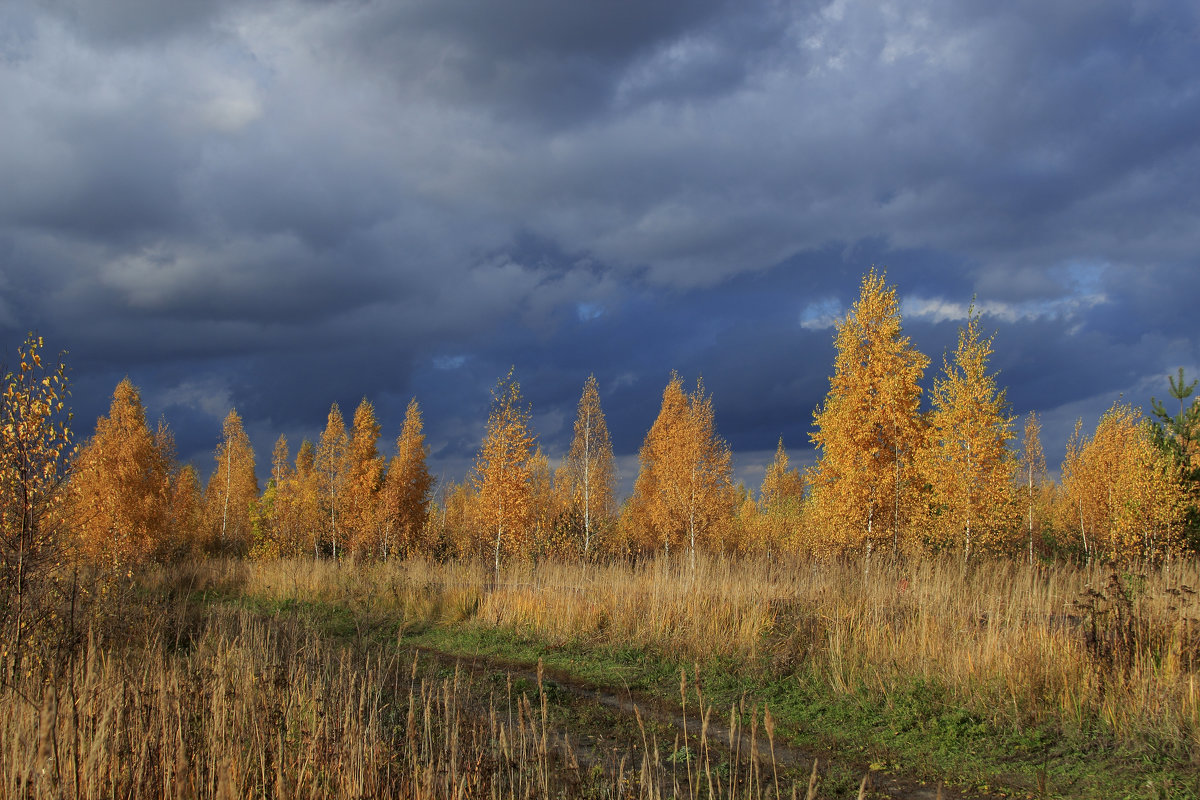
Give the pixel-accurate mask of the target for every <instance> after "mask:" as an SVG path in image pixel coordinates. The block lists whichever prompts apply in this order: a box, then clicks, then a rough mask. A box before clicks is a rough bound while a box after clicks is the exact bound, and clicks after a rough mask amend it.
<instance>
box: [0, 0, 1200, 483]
mask: <svg viewBox="0 0 1200 800" xmlns="http://www.w3.org/2000/svg"><path fill="white" fill-rule="evenodd" d="M1198 13H1200V12H1198V11H1197V9H1196V7H1195V6H1194V5H1193V4H1188V3H1182V2H1180V3H1175V2H1160V3H1153V2H1152V3H1149V4H1146V5H1139V6H1131V5H1129V4H1127V3H1119V2H1100V3H1059V4H1053V5H1052V6H1046V5H1045V4H1040V3H1028V4H1010V5H1006V6H1003V7H995V8H991V7H989V8H984V7H976V6H969V5H963V4H961V3H955V2H948V1H947V2H938V1H934V0H931V1H930V2H923V3H905V4H902V5H901V4H891V3H874V2H872V3H865V2H849V1H846V0H836V1H835V2H813V3H798V4H786V3H775V2H771V1H770V0H763V2H751V3H734V2H719V1H718V0H705V2H699V3H692V2H652V3H632V2H629V3H626V2H620V3H617V4H613V3H593V2H587V3H582V4H581V3H556V2H549V0H507V1H506V2H498V3H485V4H482V5H480V4H469V3H465V2H458V0H454V1H453V2H434V1H433V0H422V1H421V2H412V3H405V4H393V3H384V2H369V1H364V2H301V1H300V0H297V1H296V2H292V1H291V0H275V1H273V2H267V3H245V2H242V3H238V2H217V3H211V2H205V3H200V2H183V3H148V2H144V0H120V2H113V3H84V2H75V0H52V2H44V3H41V2H16V3H10V4H7V5H6V6H5V7H4V8H3V9H0V114H2V115H3V119H4V126H3V132H2V133H0V141H2V144H3V146H2V147H0V184H2V185H3V186H4V187H5V189H4V191H3V192H2V193H0V331H3V335H4V338H5V341H15V340H16V339H17V338H18V337H19V336H20V335H21V334H22V333H23V332H24V331H25V330H27V329H30V328H37V329H39V330H40V331H41V332H42V333H43V334H45V335H46V336H47V337H48V338H49V339H50V341H51V346H63V347H69V348H70V350H71V360H72V364H73V365H74V367H75V370H76V381H77V383H76V388H77V391H76V403H77V407H78V408H79V412H80V417H81V418H82V419H88V418H94V416H95V414H97V413H100V412H101V411H103V410H104V409H105V408H106V407H107V395H108V393H110V392H111V388H112V385H114V384H115V383H116V381H117V380H119V379H120V378H121V377H122V376H123V375H125V374H127V373H128V374H129V375H130V377H131V378H133V379H134V381H135V382H136V383H138V384H139V385H142V386H143V387H144V390H145V395H146V399H147V405H148V407H149V408H150V410H151V414H152V416H156V415H158V414H166V415H167V417H168V418H169V420H170V421H171V423H172V425H173V426H174V427H175V428H176V432H177V437H178V439H179V442H180V451H181V454H183V455H185V456H186V457H188V458H198V459H201V460H204V459H206V458H207V456H206V455H205V453H206V452H207V451H208V450H210V449H211V446H212V443H213V439H214V438H215V436H216V432H217V431H218V430H219V424H220V418H221V417H222V416H223V415H224V412H225V410H227V408H228V407H229V406H230V405H237V406H238V407H239V409H240V410H241V411H242V413H243V416H245V417H246V419H247V424H248V426H249V428H250V430H251V433H252V435H253V436H254V437H255V439H254V440H255V444H256V446H257V447H258V449H259V451H260V459H261V460H264V461H265V459H266V453H267V452H269V447H270V444H271V440H272V439H273V438H274V436H275V435H276V434H278V433H279V432H286V433H287V434H288V435H289V437H290V438H292V439H293V449H294V448H295V446H297V445H298V443H299V438H300V437H302V436H313V435H315V434H316V432H319V429H320V427H321V426H322V425H323V424H324V418H325V413H326V412H327V411H328V407H329V403H331V402H333V401H335V400H336V401H337V402H338V403H339V404H340V405H341V406H342V408H343V411H344V412H345V413H346V415H347V416H349V415H350V414H351V413H352V412H353V407H354V406H355V405H357V403H358V401H359V399H360V398H362V397H363V396H367V397H369V398H371V399H372V400H373V401H374V402H375V403H376V404H377V406H378V407H379V412H380V417H381V419H382V420H383V421H384V435H385V438H394V436H395V434H396V432H397V431H398V427H399V421H400V417H401V416H402V414H403V408H404V405H405V404H406V403H407V401H408V398H409V397H411V396H413V395H416V396H418V399H419V400H420V401H421V402H422V404H423V406H424V407H425V416H426V421H427V425H428V426H429V433H430V442H431V446H433V448H434V455H435V458H436V459H437V463H438V464H439V465H440V466H438V469H440V470H443V471H445V472H446V473H447V474H448V475H451V476H453V477H460V476H461V474H462V471H463V470H464V469H465V467H466V465H467V464H469V462H470V458H471V454H472V452H473V449H474V447H475V446H476V445H477V443H478V439H479V436H480V434H481V433H482V430H483V425H484V421H485V419H486V414H487V405H488V391H489V389H490V388H491V387H492V386H493V385H494V384H495V381H496V379H497V377H498V376H500V375H502V374H504V373H505V372H506V371H507V369H508V367H509V366H510V365H513V366H515V367H516V369H517V375H518V378H519V379H520V380H521V381H522V384H523V386H524V387H525V389H526V392H527V394H528V395H529V397H530V399H531V400H532V402H533V403H534V409H535V423H536V424H537V426H538V429H539V433H540V434H541V435H542V437H543V442H544V444H545V446H546V448H547V450H548V451H550V452H551V453H552V454H561V452H563V451H564V450H565V448H566V445H567V442H568V440H569V435H570V427H571V417H572V414H573V410H574V405H575V403H576V401H577V400H578V395H579V391H580V389H581V387H582V383H583V380H584V379H585V378H586V377H587V375H588V374H589V373H591V372H595V373H596V375H597V377H598V378H599V379H600V381H601V388H602V396H603V400H604V404H605V408H606V410H607V412H608V414H609V416H610V424H611V427H612V430H613V435H614V440H615V442H616V444H617V449H618V451H619V453H620V454H621V455H623V456H625V457H626V458H628V457H630V456H632V454H634V453H635V452H636V450H637V447H638V445H639V444H640V442H641V437H642V435H643V434H644V433H645V431H646V429H647V428H648V427H649V425H650V423H651V422H652V421H653V416H654V414H655V412H656V410H657V407H658V402H659V397H660V395H661V391H662V387H663V385H664V384H665V383H666V381H667V379H668V376H669V374H670V371H671V370H672V369H677V370H679V371H680V373H681V374H682V375H683V376H684V377H685V379H686V380H687V381H688V384H689V386H690V385H692V382H693V381H694V380H695V379H696V377H697V376H699V375H703V376H704V380H705V384H706V386H707V388H708V389H709V390H710V391H712V393H713V395H714V397H715V399H716V404H717V413H718V428H719V429H720V430H721V431H722V433H723V434H724V435H726V436H727V437H728V438H729V440H730V442H731V444H732V445H733V447H734V449H735V451H736V452H738V453H741V454H744V456H740V458H741V459H742V462H743V463H744V464H750V463H753V464H757V463H758V462H759V461H761V460H762V458H763V454H764V453H766V454H767V455H766V456H765V457H766V458H769V451H771V450H772V449H773V447H774V444H775V441H776V440H777V438H778V437H779V436H780V435H782V436H783V437H784V439H785V443H786V444H787V445H788V447H789V449H790V450H792V452H793V454H794V457H797V458H800V457H801V455H802V454H803V453H804V452H805V451H807V447H808V444H807V432H808V426H809V423H810V421H811V414H812V410H813V408H814V407H815V406H816V404H817V403H819V402H820V400H821V398H822V397H823V395H824V392H825V391H826V389H827V387H828V382H827V379H828V374H829V371H830V365H831V361H832V356H833V347H832V336H833V328H832V324H833V322H834V321H835V320H836V319H837V318H838V317H839V316H841V315H842V314H844V313H845V309H846V308H847V307H848V305H849V304H850V303H851V302H852V301H853V300H854V298H855V296H856V293H857V287H858V283H859V281H860V279H861V276H862V274H863V273H864V272H865V270H866V269H868V268H869V267H870V266H871V265H872V264H878V265H886V267H887V270H888V278H889V281H891V282H894V283H896V284H897V285H898V286H899V288H900V295H901V300H902V304H903V309H904V314H905V327H906V331H907V332H909V333H910V335H912V336H913V339H914V342H915V343H916V344H917V345H918V346H919V347H920V348H921V349H922V350H924V351H925V352H926V353H927V354H928V355H930V357H931V360H932V361H933V365H932V367H931V370H930V374H929V375H928V376H927V378H928V380H929V381H932V379H933V375H934V373H936V371H937V369H938V368H940V365H941V357H942V353H943V352H944V351H945V350H946V348H948V347H951V346H953V343H954V338H955V335H956V330H957V327H958V325H959V324H961V322H962V321H963V319H964V316H965V313H966V308H967V306H968V305H969V304H970V302H971V299H972V297H975V299H976V303H977V307H978V308H979V309H980V310H981V311H982V312H983V314H984V319H985V326H989V325H990V326H991V327H992V328H993V329H994V330H995V331H996V333H997V337H996V355H995V362H996V365H997V366H998V367H999V368H1001V369H1002V378H1001V380H1002V383H1007V384H1008V385H1009V387H1010V395H1009V396H1010V399H1011V400H1012V402H1013V405H1014V410H1015V411H1018V412H1023V411H1025V410H1028V409H1031V408H1038V409H1042V410H1044V411H1045V412H1046V413H1047V414H1048V422H1047V429H1048V430H1047V441H1048V445H1049V446H1050V447H1051V448H1053V447H1054V446H1055V445H1054V444H1053V442H1055V441H1061V440H1062V439H1065V436H1066V434H1067V433H1069V430H1067V431H1065V432H1061V435H1060V434H1058V433H1054V432H1051V431H1050V430H1049V428H1050V423H1051V421H1053V424H1054V425H1056V426H1058V427H1065V428H1069V426H1070V422H1071V420H1072V419H1073V417H1074V416H1075V415H1085V416H1090V419H1089V424H1090V422H1091V421H1094V417H1095V415H1097V414H1098V413H1099V412H1100V411H1102V410H1103V408H1105V407H1106V406H1107V405H1108V404H1109V403H1111V402H1112V401H1113V400H1115V399H1116V398H1117V397H1118V396H1120V395H1121V394H1122V393H1125V395H1126V397H1127V398H1129V399H1131V400H1133V401H1135V402H1142V403H1144V402H1145V399H1146V398H1145V397H1143V395H1147V394H1148V393H1153V392H1156V391H1157V392H1158V393H1159V394H1161V393H1162V392H1161V389H1156V388H1155V387H1157V386H1158V385H1159V384H1160V383H1161V382H1162V378H1161V376H1163V375H1165V374H1166V373H1167V372H1168V371H1173V369H1174V367H1175V366H1176V365H1178V364H1183V365H1185V366H1187V367H1188V368H1189V369H1194V368H1197V367H1200V363H1198V359H1197V350H1198V349H1200V348H1198V346H1197V335H1196V333H1195V326H1194V321H1193V320H1194V309H1193V308H1192V307H1191V306H1192V305H1194V298H1195V297H1197V296H1200V282H1198V281H1200V278H1197V277H1196V276H1197V275H1200V269H1197V266H1198V265H1197V256H1196V253H1198V252H1200V225H1197V224H1196V223H1197V219H1198V217H1200V207H1198V204H1200V200H1198V199H1197V195H1196V193H1195V192H1194V191H1193V187H1194V186H1195V185H1196V183H1197V181H1198V180H1200V138H1198V137H1197V136H1196V135H1195V131H1196V130H1198V129H1200V88H1197V87H1198V84H1197V83H1196V81H1195V79H1194V76H1195V74H1196V70H1197V66H1198V64H1197V56H1196V52H1197V51H1196V47H1195V45H1196V42H1197V40H1198V35H1200V25H1198V22H1197V15H1198ZM84 427H85V428H90V425H85V426H84ZM1056 436H1057V437H1058V438H1057V439H1056V438H1055V437H1056ZM1051 460H1054V458H1053V457H1051ZM202 466H205V467H206V466H207V464H204V465H202ZM626 477H627V478H630V477H631V476H626ZM751 482H752V483H753V482H755V481H751Z"/></svg>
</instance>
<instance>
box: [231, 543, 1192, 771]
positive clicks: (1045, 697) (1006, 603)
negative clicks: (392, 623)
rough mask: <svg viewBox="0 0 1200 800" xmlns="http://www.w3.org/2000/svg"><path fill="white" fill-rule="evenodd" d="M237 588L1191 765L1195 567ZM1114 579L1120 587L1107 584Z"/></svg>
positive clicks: (538, 568) (260, 579) (344, 577)
mask: <svg viewBox="0 0 1200 800" xmlns="http://www.w3.org/2000/svg"><path fill="white" fill-rule="evenodd" d="M240 569H242V570H243V572H241V573H239V575H238V577H237V580H238V581H240V582H241V585H242V589H241V591H246V592H248V593H251V594H255V595H259V596H265V597H271V598H274V599H279V600H283V599H289V598H295V599H301V600H314V601H322V602H332V603H338V604H343V605H346V606H348V607H350V608H351V609H353V610H354V611H355V616H356V618H361V619H372V618H384V617H386V618H389V619H399V620H401V621H402V624H404V625H408V626H420V625H427V624H436V623H456V624H465V625H474V626H502V627H508V628H512V629H516V630H521V631H526V632H531V633H533V634H535V635H537V636H538V637H541V638H544V639H545V640H546V641H547V642H549V643H551V644H558V645H562V644H568V643H572V642H575V643H579V642H582V643H585V644H590V645H595V646H600V647H609V648H629V647H633V648H648V649H652V650H654V651H656V652H660V653H662V654H664V655H667V656H669V657H672V658H677V659H680V660H683V661H685V662H689V663H690V662H692V661H707V660H709V659H712V658H721V659H727V660H732V661H736V662H739V663H740V664H742V665H743V667H744V668H758V669H763V670H768V671H770V672H773V673H777V674H788V673H791V672H795V671H797V670H808V671H812V672H814V673H815V674H816V675H817V676H818V677H819V678H820V679H822V680H824V681H826V682H827V683H828V686H829V688H830V689H831V690H834V691H839V692H851V691H858V690H860V689H862V688H864V687H865V688H866V689H868V690H870V691H875V692H878V693H881V694H883V695H888V694H889V693H890V692H893V691H894V690H895V689H896V688H897V687H907V686H911V685H913V682H914V681H924V682H931V683H936V684H937V685H938V686H939V687H941V689H943V690H944V691H945V692H946V693H947V694H948V697H949V698H950V699H951V700H953V701H955V702H960V703H962V704H964V705H967V706H968V707H971V708H973V709H975V710H976V711H977V712H978V713H979V715H980V716H982V717H984V718H986V719H987V720H989V721H990V722H991V723H993V724H994V725H997V726H1000V727H1004V726H1013V727H1020V726H1025V725H1028V724H1031V723H1033V724H1050V725H1056V726H1060V727H1061V728H1062V729H1064V730H1087V731H1098V732H1101V733H1103V734H1105V735H1110V736H1112V737H1115V739H1116V740H1118V741H1121V742H1127V743H1132V744H1136V745H1143V744H1151V745H1153V746H1154V747H1156V748H1160V749H1167V750H1173V751H1175V752H1176V753H1177V754H1181V755H1184V756H1187V757H1191V758H1193V759H1198V760H1200V694H1198V693H1197V686H1196V683H1197V673H1198V671H1200V602H1198V601H1197V595H1196V594H1195V591H1196V590H1197V589H1198V588H1200V570H1198V565H1197V564H1196V563H1195V562H1186V563H1184V562H1178V561H1177V562H1175V563H1173V564H1172V565H1171V566H1170V568H1169V569H1168V568H1153V569H1151V568H1146V569H1144V570H1142V571H1139V572H1134V573H1123V572H1121V571H1119V570H1117V571H1114V568H1111V567H1107V566H1103V565H1099V564H1094V565H1091V566H1087V567H1076V566H1069V565H1056V566H1053V567H1030V566H1027V565H1023V564H1018V563H1013V562H1008V561H997V562H982V563H978V564H973V565H970V566H968V565H964V564H963V563H962V562H961V561H960V560H958V559H945V560H939V559H926V560H920V561H912V562H907V563H903V564H893V565H884V564H881V563H878V562H877V563H876V564H874V565H873V566H872V569H871V571H870V572H869V573H864V570H863V569H862V565H861V564H856V563H850V562H834V563H819V562H800V561H797V562H766V561H741V560H728V559H723V558H703V559H700V560H699V561H698V562H697V566H696V568H695V570H694V571H693V570H692V569H690V568H689V566H688V565H687V563H686V562H680V561H670V560H666V559H657V560H651V561H647V562H644V563H641V564H638V565H633V566H631V565H627V564H607V565H605V564H601V565H585V564H578V563H545V562H544V563H541V564H531V563H524V564H512V565H510V566H509V567H507V569H506V570H505V571H504V572H503V574H502V576H501V578H500V581H499V583H498V584H493V582H492V581H493V577H492V575H491V573H490V571H489V570H487V569H485V568H484V567H483V566H481V565H472V564H463V563H453V564H444V565H443V564H437V563H434V562H430V561H423V560H413V561H407V562H401V563H390V564H383V565H372V566H350V565H336V564H331V563H328V562H318V563H313V562H270V563H256V564H249V565H245V566H244V567H242V568H240ZM1114 576H1115V577H1114Z"/></svg>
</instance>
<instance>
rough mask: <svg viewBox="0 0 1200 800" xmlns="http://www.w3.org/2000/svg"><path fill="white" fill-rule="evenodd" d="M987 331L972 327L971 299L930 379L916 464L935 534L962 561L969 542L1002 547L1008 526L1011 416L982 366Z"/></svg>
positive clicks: (971, 546) (1011, 521)
mask: <svg viewBox="0 0 1200 800" xmlns="http://www.w3.org/2000/svg"><path fill="white" fill-rule="evenodd" d="M993 338H994V337H993V336H988V337H984V336H982V335H981V333H980V330H979V314H978V312H976V311H975V307H974V306H973V305H972V306H971V308H970V309H969V310H968V312H967V324H966V325H965V326H963V327H962V328H960V329H959V331H958V347H957V348H956V349H955V351H954V359H953V361H951V360H950V359H948V358H943V375H942V376H941V377H940V378H938V379H937V380H936V381H935V382H934V387H933V411H932V413H931V414H930V417H929V420H930V433H929V446H928V448H927V449H926V450H924V451H923V452H922V459H921V461H922V466H923V468H924V470H925V474H926V476H927V478H928V480H929V483H930V484H931V486H932V487H933V496H932V498H931V499H932V503H933V508H934V510H935V518H934V519H935V522H936V529H937V533H939V534H940V535H941V536H942V537H943V538H944V540H945V541H947V542H949V543H952V544H956V545H958V546H961V548H962V553H963V560H964V561H969V560H970V559H971V554H972V552H974V551H975V550H976V549H980V548H984V547H986V548H991V549H993V550H1004V549H1007V545H1008V544H1009V542H1007V541H1005V537H1006V536H1007V535H1008V534H1009V533H1010V532H1011V531H1012V530H1014V528H1015V523H1016V518H1015V517H1016V515H1015V513H1014V512H1015V506H1014V505H1013V495H1012V490H1013V477H1014V475H1015V473H1016V466H1017V464H1016V461H1015V460H1014V458H1013V455H1012V452H1011V451H1010V450H1009V447H1008V443H1009V442H1010V441H1012V440H1013V438H1014V436H1013V429H1012V428H1013V417H1012V415H1011V414H1010V413H1009V412H1008V400H1007V399H1006V397H1005V391H1004V390H1003V389H1000V388H998V387H997V386H996V376H995V375H994V374H992V373H989V372H988V357H989V356H991V354H992V339H993Z"/></svg>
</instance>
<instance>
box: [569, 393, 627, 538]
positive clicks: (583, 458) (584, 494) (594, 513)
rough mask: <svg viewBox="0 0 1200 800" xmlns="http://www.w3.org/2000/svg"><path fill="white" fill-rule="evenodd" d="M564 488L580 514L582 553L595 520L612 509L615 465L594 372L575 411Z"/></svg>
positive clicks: (608, 515)
mask: <svg viewBox="0 0 1200 800" xmlns="http://www.w3.org/2000/svg"><path fill="white" fill-rule="evenodd" d="M565 473H566V479H567V482H568V489H567V491H568V492H569V493H570V496H571V501H572V503H573V504H574V505H575V507H576V508H578V509H579V511H580V512H581V513H582V516H583V553H584V555H585V556H586V555H588V553H589V552H590V550H591V544H592V536H593V531H594V530H595V527H596V523H597V522H599V521H606V520H610V519H612V517H613V515H614V513H615V510H616V509H615V505H614V500H613V498H614V495H615V489H616V480H617V475H616V468H615V465H614V462H613V450H612V441H611V440H610V439H609V436H608V424H607V422H606V421H605V419H604V411H603V410H602V409H601V408H600V392H599V390H598V388H597V386H596V376H595V375H589V376H588V379H587V382H586V383H584V385H583V395H582V396H581V397H580V398H579V407H578V410H577V411H576V414H575V437H574V439H572V441H571V449H570V451H569V452H568V453H567V459H566V464H565Z"/></svg>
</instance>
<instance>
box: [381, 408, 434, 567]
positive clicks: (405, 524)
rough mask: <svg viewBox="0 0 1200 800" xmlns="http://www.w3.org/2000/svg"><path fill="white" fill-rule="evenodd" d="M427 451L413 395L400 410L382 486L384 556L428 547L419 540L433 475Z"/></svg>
mask: <svg viewBox="0 0 1200 800" xmlns="http://www.w3.org/2000/svg"><path fill="white" fill-rule="evenodd" d="M428 455H429V448H428V447H427V446H426V445H425V432H424V423H423V422H422V419H421V407H420V406H418V405H417V399H416V398H415V397H414V398H413V399H411V400H409V401H408V408H407V409H406V411H405V412H404V425H403V426H402V427H401V429H400V436H399V437H398V438H397V439H396V455H394V456H393V457H392V461H391V463H390V464H389V465H388V471H387V478H386V479H385V481H384V486H383V499H382V509H381V510H382V515H383V530H384V538H383V544H384V556H385V557H387V556H388V555H391V554H392V553H395V554H397V555H401V556H405V555H417V554H419V553H421V551H422V550H425V549H427V547H428V543H426V542H423V541H422V535H423V533H424V531H425V528H426V524H427V522H428V519H429V501H430V492H431V491H432V489H433V477H432V476H431V475H430V474H429V468H428V467H427V466H426V465H425V458H426V456H428ZM425 554H426V555H428V553H425Z"/></svg>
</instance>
